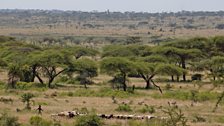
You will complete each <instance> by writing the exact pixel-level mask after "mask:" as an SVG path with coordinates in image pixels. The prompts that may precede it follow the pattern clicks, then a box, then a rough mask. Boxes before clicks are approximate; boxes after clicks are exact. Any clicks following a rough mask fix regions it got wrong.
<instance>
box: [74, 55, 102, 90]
mask: <svg viewBox="0 0 224 126" xmlns="http://www.w3.org/2000/svg"><path fill="white" fill-rule="evenodd" d="M74 71H75V72H76V73H78V74H79V75H78V77H77V78H78V79H79V80H80V84H84V86H85V88H87V84H88V83H91V82H92V81H91V78H93V77H96V76H97V75H98V72H97V71H98V67H97V64H96V62H94V61H93V60H90V59H87V58H83V59H79V60H77V61H75V62H74Z"/></svg>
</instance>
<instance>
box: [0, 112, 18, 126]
mask: <svg viewBox="0 0 224 126" xmlns="http://www.w3.org/2000/svg"><path fill="white" fill-rule="evenodd" d="M0 126H20V124H19V123H18V118H17V117H14V116H9V115H8V114H7V113H3V114H1V115H0Z"/></svg>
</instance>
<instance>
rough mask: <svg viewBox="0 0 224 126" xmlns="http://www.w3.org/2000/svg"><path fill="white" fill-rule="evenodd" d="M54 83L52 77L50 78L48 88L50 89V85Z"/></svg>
mask: <svg viewBox="0 0 224 126" xmlns="http://www.w3.org/2000/svg"><path fill="white" fill-rule="evenodd" d="M53 81H54V77H50V78H49V81H48V88H51V83H52V82H53Z"/></svg>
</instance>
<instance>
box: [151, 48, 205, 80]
mask: <svg viewBox="0 0 224 126" xmlns="http://www.w3.org/2000/svg"><path fill="white" fill-rule="evenodd" d="M154 52H155V53H160V54H163V55H165V56H168V57H175V59H176V60H177V62H178V64H179V65H180V66H181V67H182V68H183V69H187V67H186V66H187V61H189V60H194V59H198V60H199V57H201V56H202V52H201V51H200V50H199V49H180V48H176V47H159V48H157V49H155V50H154ZM183 81H186V74H185V73H183Z"/></svg>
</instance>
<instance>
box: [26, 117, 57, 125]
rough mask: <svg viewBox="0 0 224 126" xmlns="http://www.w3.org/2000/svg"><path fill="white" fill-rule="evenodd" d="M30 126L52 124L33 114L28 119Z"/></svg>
mask: <svg viewBox="0 0 224 126" xmlns="http://www.w3.org/2000/svg"><path fill="white" fill-rule="evenodd" d="M29 122H30V125H31V126H53V123H52V121H47V120H45V119H43V118H41V117H39V116H33V117H31V118H30V120H29Z"/></svg>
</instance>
